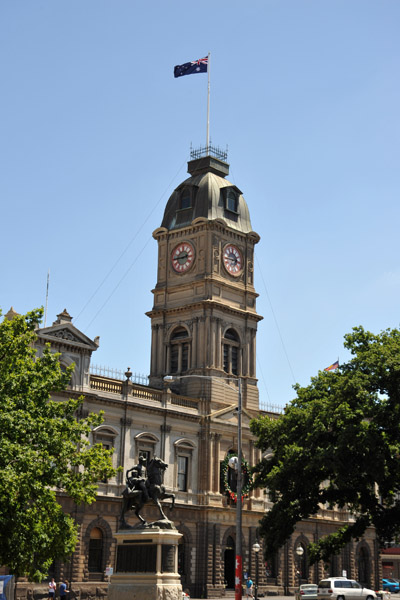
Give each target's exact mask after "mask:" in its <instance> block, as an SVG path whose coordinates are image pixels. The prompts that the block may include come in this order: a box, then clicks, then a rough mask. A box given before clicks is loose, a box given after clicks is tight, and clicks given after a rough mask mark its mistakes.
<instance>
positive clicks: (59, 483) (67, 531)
mask: <svg viewBox="0 0 400 600" xmlns="http://www.w3.org/2000/svg"><path fill="white" fill-rule="evenodd" d="M0 315H1V312H0ZM41 318H42V310H41V309H37V310H34V311H32V312H29V313H27V314H26V315H24V316H21V315H19V316H16V317H14V318H13V319H12V320H6V319H4V320H3V321H2V322H1V323H0V539H1V544H0V564H2V565H6V566H7V567H8V568H9V570H10V572H11V573H13V574H14V575H15V576H16V577H19V576H27V577H29V578H30V580H33V581H40V580H42V579H43V578H44V577H45V576H46V575H47V571H48V569H49V567H50V565H51V564H52V562H53V561H54V560H56V559H58V560H64V559H66V558H67V557H68V556H69V555H70V554H71V553H72V552H73V550H74V548H75V544H76V541H77V525H76V524H75V522H74V520H73V519H72V517H71V516H70V515H68V514H64V512H63V511H62V509H61V506H60V504H59V503H58V502H57V499H56V494H57V492H64V493H65V494H67V495H68V496H69V497H71V498H72V499H73V500H74V501H75V502H76V503H77V504H79V503H82V502H84V503H91V502H93V501H94V500H95V498H96V489H97V485H96V482H97V481H99V480H100V479H103V478H104V477H111V476H112V475H114V474H115V471H114V469H113V468H112V466H111V452H112V451H106V450H104V449H103V448H102V447H101V446H100V445H95V446H91V445H90V444H89V441H88V437H89V433H90V431H91V429H92V428H93V427H95V426H97V425H99V424H100V423H101V422H102V415H95V414H91V415H89V416H88V417H87V418H84V419H80V420H78V419H77V417H76V413H77V409H78V408H79V406H80V405H81V404H82V401H83V399H82V398H80V399H77V400H74V399H70V400H65V401H54V400H52V399H51V397H50V395H51V393H52V392H57V391H61V390H64V389H65V388H66V386H67V384H68V381H69V380H70V378H71V373H72V369H71V368H69V369H67V371H66V372H63V371H62V370H61V368H60V364H59V360H58V357H59V355H57V354H54V353H52V352H51V351H50V348H48V347H47V348H46V349H45V351H44V353H43V355H42V356H40V358H38V357H36V351H35V348H34V342H35V337H36V336H35V329H36V328H37V327H38V326H39V323H40V321H41Z"/></svg>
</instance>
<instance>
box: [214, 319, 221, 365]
mask: <svg viewBox="0 0 400 600" xmlns="http://www.w3.org/2000/svg"><path fill="white" fill-rule="evenodd" d="M216 322H217V327H216V341H215V346H216V348H215V349H216V360H215V366H216V367H217V368H218V369H221V367H222V365H221V327H222V325H221V319H216Z"/></svg>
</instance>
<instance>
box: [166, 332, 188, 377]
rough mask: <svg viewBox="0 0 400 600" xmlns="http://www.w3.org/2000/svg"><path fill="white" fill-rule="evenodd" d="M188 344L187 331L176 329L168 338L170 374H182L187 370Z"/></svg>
mask: <svg viewBox="0 0 400 600" xmlns="http://www.w3.org/2000/svg"><path fill="white" fill-rule="evenodd" d="M190 342H191V338H190V337H189V333H188V331H187V330H186V329H185V328H184V327H176V328H175V329H174V331H173V332H172V334H171V337H170V360H169V363H170V364H169V372H170V373H184V372H185V371H187V370H188V368H189V360H190V357H189V354H190Z"/></svg>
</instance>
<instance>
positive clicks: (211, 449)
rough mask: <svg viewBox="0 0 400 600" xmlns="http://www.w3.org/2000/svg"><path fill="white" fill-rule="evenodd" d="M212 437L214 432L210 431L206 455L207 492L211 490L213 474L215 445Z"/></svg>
mask: <svg viewBox="0 0 400 600" xmlns="http://www.w3.org/2000/svg"><path fill="white" fill-rule="evenodd" d="M214 438H215V434H214V433H210V435H209V443H208V446H209V452H210V453H209V457H208V473H207V488H208V491H209V492H212V491H213V474H214V464H213V463H214V455H215V447H214Z"/></svg>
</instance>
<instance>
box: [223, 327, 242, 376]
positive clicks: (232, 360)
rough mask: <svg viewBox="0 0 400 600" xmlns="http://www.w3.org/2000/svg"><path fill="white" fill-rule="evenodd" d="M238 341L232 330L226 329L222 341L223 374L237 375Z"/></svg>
mask: <svg viewBox="0 0 400 600" xmlns="http://www.w3.org/2000/svg"><path fill="white" fill-rule="evenodd" d="M239 351H240V340H239V336H238V334H237V333H236V331H235V330H234V329H228V330H227V331H226V332H225V335H224V339H223V357H224V371H225V373H232V374H233V375H239Z"/></svg>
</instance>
